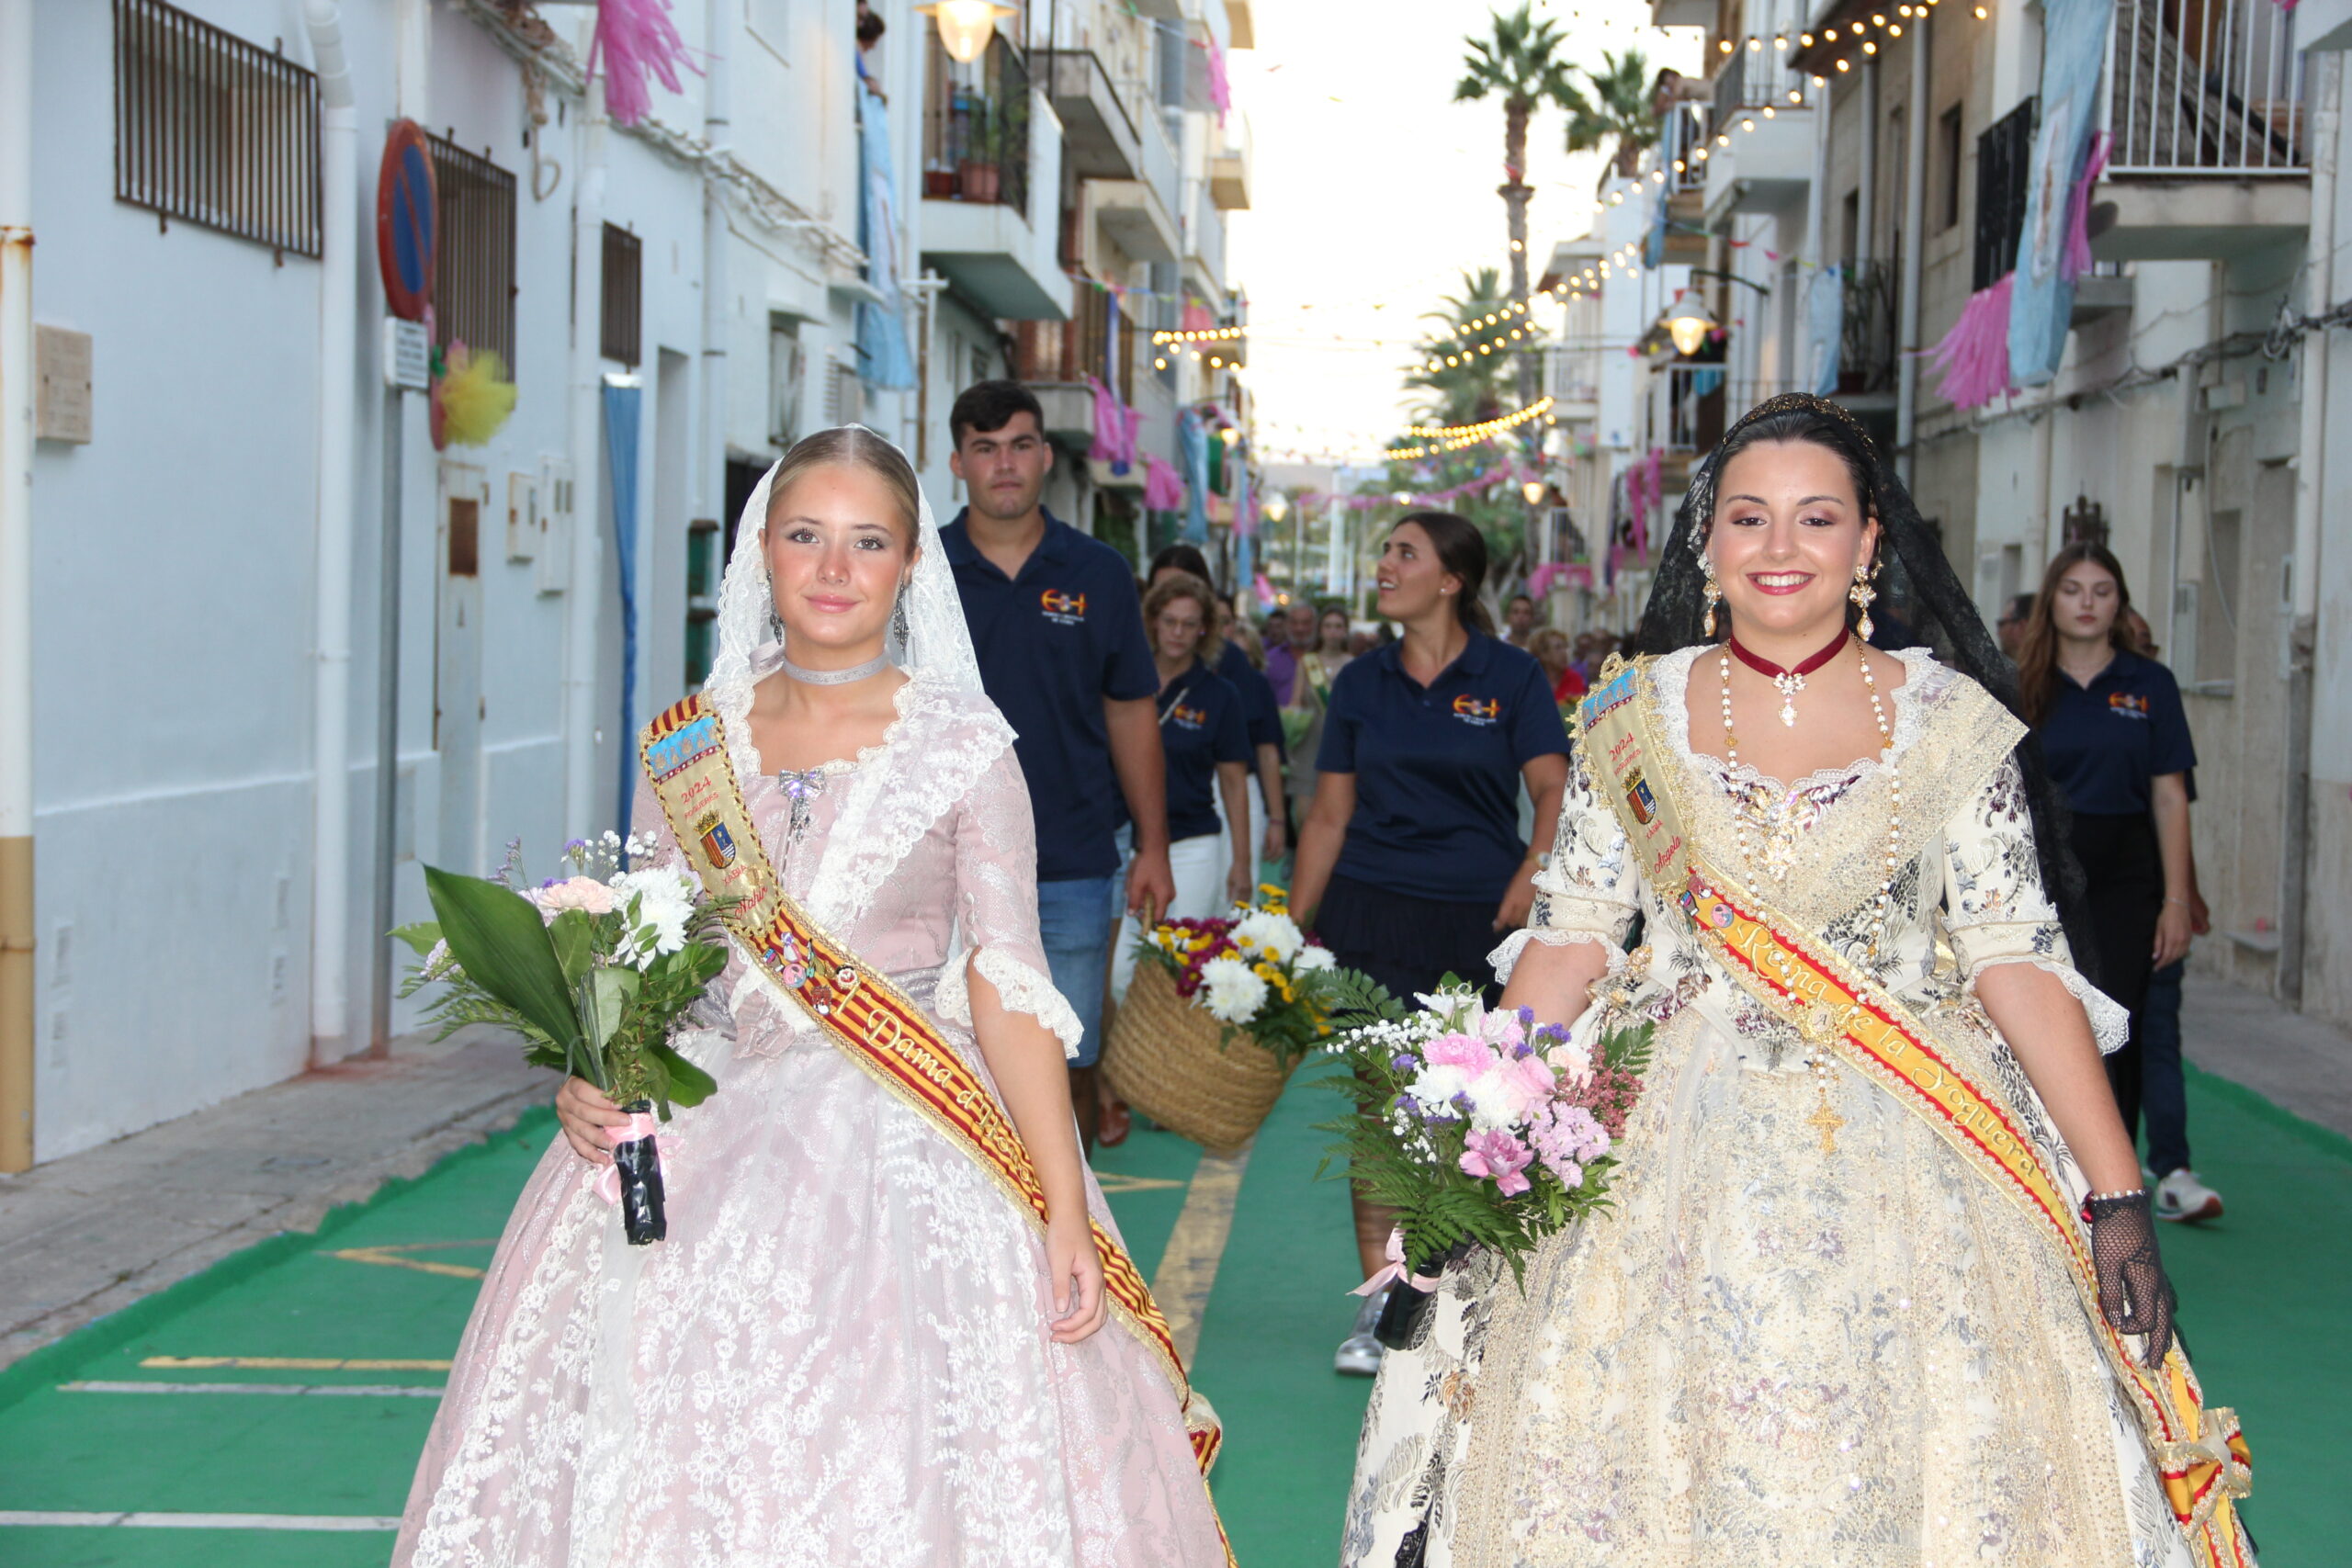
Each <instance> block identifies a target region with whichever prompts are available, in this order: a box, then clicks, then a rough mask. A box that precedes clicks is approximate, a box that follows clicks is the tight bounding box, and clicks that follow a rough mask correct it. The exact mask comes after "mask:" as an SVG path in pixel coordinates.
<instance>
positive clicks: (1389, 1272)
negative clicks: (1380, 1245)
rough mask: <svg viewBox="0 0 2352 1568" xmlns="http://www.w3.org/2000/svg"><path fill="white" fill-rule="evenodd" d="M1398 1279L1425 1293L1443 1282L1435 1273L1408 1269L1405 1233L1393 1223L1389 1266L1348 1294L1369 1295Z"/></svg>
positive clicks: (1389, 1236) (1390, 1234) (1389, 1237)
mask: <svg viewBox="0 0 2352 1568" xmlns="http://www.w3.org/2000/svg"><path fill="white" fill-rule="evenodd" d="M1392 1280H1404V1281H1405V1283H1407V1284H1408V1285H1410V1286H1412V1287H1413V1289H1415V1290H1417V1291H1419V1292H1423V1293H1424V1294H1426V1293H1427V1292H1430V1291H1434V1290H1436V1289H1437V1288H1438V1286H1439V1284H1440V1283H1442V1281H1441V1280H1439V1279H1438V1278H1437V1277H1435V1276H1433V1275H1429V1274H1414V1273H1409V1272H1408V1271H1407V1270H1406V1268H1405V1233H1404V1231H1403V1230H1402V1229H1401V1228H1400V1227H1397V1226H1394V1225H1392V1226H1390V1227H1389V1231H1388V1265H1387V1267H1386V1268H1385V1269H1381V1270H1380V1271H1379V1272H1378V1273H1376V1274H1374V1276H1373V1277H1372V1278H1371V1279H1369V1280H1365V1281H1364V1282H1363V1284H1361V1285H1358V1286H1357V1287H1356V1288H1355V1289H1354V1290H1352V1291H1350V1292H1348V1294H1350V1295H1351V1296H1368V1295H1371V1294H1373V1293H1374V1292H1377V1291H1380V1290H1383V1289H1385V1287H1386V1286H1387V1285H1388V1284H1389V1282H1390V1281H1392Z"/></svg>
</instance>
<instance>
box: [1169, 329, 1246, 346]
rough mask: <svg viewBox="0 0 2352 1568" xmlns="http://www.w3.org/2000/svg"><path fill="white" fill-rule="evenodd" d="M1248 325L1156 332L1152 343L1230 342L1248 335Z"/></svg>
mask: <svg viewBox="0 0 2352 1568" xmlns="http://www.w3.org/2000/svg"><path fill="white" fill-rule="evenodd" d="M1249 335H1250V329H1249V328H1248V327H1195V328H1193V329H1192V330H1190V331H1188V332H1174V333H1152V334H1151V344H1152V346H1153V347H1154V348H1158V347H1159V345H1160V344H1170V343H1178V344H1183V343H1228V342H1231V341H1232V340H1233V339H1235V338H1238V337H1248V336H1249Z"/></svg>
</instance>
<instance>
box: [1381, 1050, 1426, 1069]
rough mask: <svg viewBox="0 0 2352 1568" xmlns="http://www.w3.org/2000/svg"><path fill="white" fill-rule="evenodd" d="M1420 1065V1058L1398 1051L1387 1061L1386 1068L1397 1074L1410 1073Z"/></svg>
mask: <svg viewBox="0 0 2352 1568" xmlns="http://www.w3.org/2000/svg"><path fill="white" fill-rule="evenodd" d="M1420 1065H1421V1062H1420V1058H1419V1057H1418V1056H1416V1055H1413V1054H1412V1053H1411V1052H1409V1051H1400V1052H1398V1053H1397V1055H1394V1056H1391V1057H1390V1058H1389V1059H1388V1066H1389V1067H1390V1069H1391V1070H1392V1071H1395V1072H1399V1073H1409V1072H1412V1071H1414V1070H1415V1069H1417V1068H1418V1067H1419V1066H1420Z"/></svg>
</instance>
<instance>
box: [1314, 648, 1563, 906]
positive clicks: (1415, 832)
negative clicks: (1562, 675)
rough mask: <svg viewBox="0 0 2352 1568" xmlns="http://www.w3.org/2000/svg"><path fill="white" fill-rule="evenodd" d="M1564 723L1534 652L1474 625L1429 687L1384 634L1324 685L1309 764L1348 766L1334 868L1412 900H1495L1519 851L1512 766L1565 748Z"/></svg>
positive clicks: (1522, 855)
mask: <svg viewBox="0 0 2352 1568" xmlns="http://www.w3.org/2000/svg"><path fill="white" fill-rule="evenodd" d="M1567 750H1568V732H1567V728H1566V726H1565V725H1563V724H1562V723H1561V722H1560V710H1559V708H1558V707H1557V706H1556V705H1555V704H1554V703H1553V701H1552V683H1551V682H1550V681H1549V680H1547V679H1546V678H1545V677H1544V667H1543V666H1542V665H1540V664H1538V663H1537V662H1536V661H1535V659H1534V656H1533V655H1532V654H1529V653H1526V652H1523V651H1521V649H1516V648H1513V647H1511V646H1510V644H1508V643H1504V642H1498V641H1497V640H1496V639H1495V638H1493V637H1487V636H1485V635H1483V634H1482V633H1478V632H1472V633H1471V634H1470V644H1469V646H1468V647H1467V648H1464V649H1463V650H1462V657H1460V658H1459V659H1456V660H1454V661H1453V663H1452V664H1450V665H1448V666H1447V667H1446V669H1445V671H1444V672H1443V673H1442V674H1441V675H1439V676H1438V678H1437V679H1436V680H1435V681H1434V682H1430V685H1429V686H1428V687H1427V688H1426V689H1424V688H1423V687H1422V686H1421V685H1420V684H1419V682H1416V681H1414V680H1413V678H1412V677H1411V676H1409V675H1408V674H1406V673H1405V666H1404V645H1403V644H1402V643H1401V642H1393V643H1390V644H1388V645H1387V646H1385V647H1383V648H1377V649H1374V650H1373V651H1372V652H1370V653H1368V654H1366V655H1364V656H1363V658H1361V659H1357V660H1351V662H1350V663H1349V664H1348V665H1347V666H1346V668H1344V669H1342V670H1341V671H1340V673H1339V676H1338V677H1337V678H1336V679H1335V680H1333V681H1332V682H1331V702H1330V706H1329V709H1328V710H1327V711H1326V712H1325V714H1324V716H1323V750H1322V751H1321V753H1320V754H1319V755H1317V758H1316V759H1315V765H1316V767H1317V769H1318V770H1319V771H1321V772H1323V773H1353V774H1354V775H1355V780H1356V809H1355V815H1354V816H1353V817H1351V818H1349V819H1348V838H1347V842H1346V844H1345V845H1344V846H1343V847H1342V848H1341V849H1340V863H1339V864H1338V866H1337V867H1335V868H1334V869H1336V870H1337V871H1338V872H1339V874H1340V875H1342V876H1351V877H1354V878H1355V879H1357V880H1358V881H1360V882H1369V883H1372V884H1374V885H1375V886H1381V887H1388V888H1393V889H1395V890H1396V891H1397V892H1399V893H1407V894H1410V895H1412V896H1413V897H1417V898H1441V899H1446V900H1449V901H1453V902H1461V903H1471V902H1475V903H1487V902H1491V901H1496V900H1499V899H1500V898H1501V897H1502V896H1503V894H1504V893H1505V892H1506V891H1507V890H1508V889H1509V888H1510V879H1511V878H1512V877H1513V876H1514V875H1516V874H1518V871H1519V867H1520V864H1521V862H1522V861H1523V860H1525V859H1526V856H1527V845H1526V843H1525V841H1524V840H1521V838H1520V836H1519V785H1520V770H1521V768H1523V767H1525V766H1526V764H1527V763H1528V762H1529V761H1531V760H1532V759H1534V758H1537V757H1547V756H1566V754H1567Z"/></svg>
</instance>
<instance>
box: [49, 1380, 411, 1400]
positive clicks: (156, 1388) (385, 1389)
mask: <svg viewBox="0 0 2352 1568" xmlns="http://www.w3.org/2000/svg"><path fill="white" fill-rule="evenodd" d="M57 1387H58V1390H59V1392H60V1393H285V1394H300V1393H323V1394H338V1395H344V1396H347V1397H355V1398H367V1397H371V1396H372V1397H377V1398H390V1399H438V1398H440V1397H441V1393H442V1387H443V1385H442V1384H440V1383H437V1382H430V1383H393V1382H349V1383H335V1382H62V1383H59V1384H58V1385H57Z"/></svg>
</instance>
